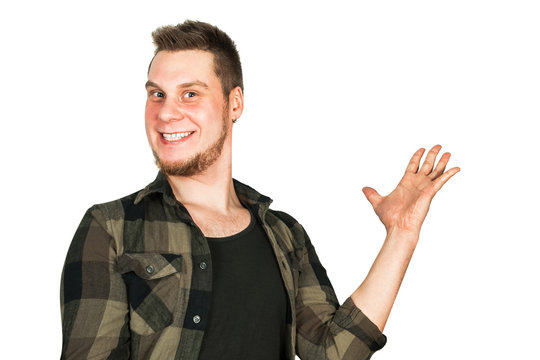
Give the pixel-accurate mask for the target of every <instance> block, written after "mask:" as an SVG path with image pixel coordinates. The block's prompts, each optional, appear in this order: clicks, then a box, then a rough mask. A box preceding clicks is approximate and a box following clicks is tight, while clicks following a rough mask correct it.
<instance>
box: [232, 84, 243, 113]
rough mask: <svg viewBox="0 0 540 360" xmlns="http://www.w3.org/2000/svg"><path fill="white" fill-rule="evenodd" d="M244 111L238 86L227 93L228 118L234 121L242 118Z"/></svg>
mask: <svg viewBox="0 0 540 360" xmlns="http://www.w3.org/2000/svg"><path fill="white" fill-rule="evenodd" d="M243 111H244V93H243V92H242V89H240V87H239V86H237V87H235V88H234V89H232V90H231V92H230V93H229V117H230V118H231V119H233V120H234V121H236V120H238V119H239V118H240V116H242V112H243Z"/></svg>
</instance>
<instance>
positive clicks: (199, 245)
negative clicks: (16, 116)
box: [61, 21, 459, 359]
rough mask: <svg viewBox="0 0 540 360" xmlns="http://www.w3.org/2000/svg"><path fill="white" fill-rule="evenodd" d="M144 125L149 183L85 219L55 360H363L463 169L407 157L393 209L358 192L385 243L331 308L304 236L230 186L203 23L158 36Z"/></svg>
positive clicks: (221, 37)
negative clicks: (434, 205)
mask: <svg viewBox="0 0 540 360" xmlns="http://www.w3.org/2000/svg"><path fill="white" fill-rule="evenodd" d="M152 35H153V38H154V43H155V45H156V52H155V56H154V58H153V59H152V62H151V64H150V67H149V71H148V81H147V83H146V90H147V95H148V97H147V102H146V114H145V120H146V122H145V124H146V133H147V137H148V141H149V143H150V147H151V148H152V151H153V153H154V156H155V159H156V163H157V165H158V167H159V170H160V171H159V174H158V176H157V178H156V180H155V181H154V182H153V183H151V184H149V185H148V186H147V187H146V188H144V189H143V190H141V191H139V192H137V193H135V194H132V195H129V196H126V197H124V198H122V199H119V200H116V201H112V202H110V203H106V204H100V205H96V206H93V207H92V208H90V209H89V210H88V212H87V213H86V215H85V216H84V218H83V220H82V222H81V224H80V226H79V228H78V230H77V232H76V233H75V236H74V239H73V242H72V244H71V246H70V249H69V251H68V255H67V258H66V263H65V266H64V271H63V275H62V287H61V303H62V324H63V336H64V342H63V347H62V358H65V359H85V358H92V359H128V358H132V359H294V356H295V354H298V356H299V357H300V358H302V359H368V358H370V357H371V355H372V354H373V353H374V352H375V351H377V350H378V349H380V348H381V347H383V346H384V344H385V342H386V337H385V336H384V335H383V334H382V330H383V329H384V326H385V323H386V320H387V318H388V315H389V313H390V310H391V307H392V305H393V303H394V300H395V297H396V295H397V291H398V289H399V286H400V284H401V280H402V278H403V276H404V274H405V270H406V268H407V265H408V263H409V260H410V258H411V256H412V253H413V251H414V249H415V246H416V243H417V241H418V236H419V232H420V227H421V225H422V222H423V220H424V218H425V216H426V214H427V211H428V208H429V204H430V202H431V200H432V198H433V196H434V195H435V193H436V192H437V191H438V190H439V189H440V188H441V187H442V186H443V184H444V183H445V182H446V181H448V179H449V178H450V177H452V176H453V175H454V174H455V173H457V172H458V171H459V168H453V169H451V170H448V171H446V172H445V167H446V164H447V163H448V160H449V158H450V154H448V153H446V154H444V155H443V156H442V157H441V159H440V160H439V162H438V163H437V165H436V166H435V158H436V156H437V154H438V153H439V151H440V149H441V147H440V146H435V147H434V148H433V149H431V151H429V152H428V154H427V156H426V159H425V161H424V163H423V164H422V165H421V166H420V160H421V158H422V155H423V153H424V150H423V149H420V150H419V151H417V152H416V153H415V154H414V155H413V157H412V159H411V161H410V163H409V165H408V167H407V170H406V173H405V175H404V177H403V179H402V180H401V182H400V183H399V185H398V186H397V188H396V189H395V190H394V191H393V192H392V193H391V194H390V195H388V196H385V197H382V196H380V195H379V194H378V193H377V192H376V191H375V190H374V189H371V188H364V189H363V191H364V193H365V195H366V197H367V199H368V200H369V201H370V203H371V204H372V205H373V208H374V210H375V212H376V214H377V215H378V216H379V218H380V219H381V221H382V222H383V224H384V225H385V227H386V230H387V237H386V239H385V241H384V244H383V246H382V249H381V251H380V253H379V255H378V256H377V258H376V260H375V262H374V264H373V266H372V268H371V270H370V272H369V274H368V275H367V277H366V279H365V280H364V282H363V283H362V284H361V285H360V286H359V287H358V289H357V290H356V291H355V292H354V293H353V294H352V295H351V296H350V298H348V299H347V300H346V301H345V302H344V303H343V304H341V305H340V304H339V303H338V301H337V299H336V296H335V294H334V291H333V289H332V286H331V284H330V281H329V280H328V278H327V276H326V272H325V270H324V268H323V267H322V265H321V264H320V262H319V260H318V257H317V255H316V253H315V249H314V248H313V245H312V244H311V242H310V239H309V237H308V236H307V234H306V233H305V231H304V229H303V228H302V226H301V225H300V224H298V223H297V222H296V221H295V220H294V219H293V218H292V217H291V216H289V215H287V214H285V213H282V212H278V211H274V210H271V209H269V205H270V202H271V200H270V199H269V198H268V197H266V196H264V195H261V194H259V193H258V192H256V191H255V190H254V189H252V188H250V187H248V186H247V185H244V184H242V183H240V182H238V181H236V180H233V179H232V172H231V167H232V156H231V148H232V129H233V126H234V123H235V121H236V120H237V119H238V118H239V117H240V116H241V115H242V110H243V107H244V97H243V83H242V71H241V66H240V59H239V56H238V53H237V51H236V47H235V45H234V43H233V42H232V40H231V39H230V38H229V37H228V36H227V35H226V34H225V33H223V32H222V31H220V30H219V29H217V28H216V27H213V26H211V25H209V24H206V23H201V22H193V21H186V22H185V23H183V24H179V25H177V26H168V27H163V28H160V29H158V30H156V31H155V32H154V33H153V34H152Z"/></svg>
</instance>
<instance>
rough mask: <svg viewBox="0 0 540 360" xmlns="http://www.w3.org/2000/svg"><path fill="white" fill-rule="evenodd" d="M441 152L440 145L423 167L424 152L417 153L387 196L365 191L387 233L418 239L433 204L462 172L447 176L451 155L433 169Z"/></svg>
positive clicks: (442, 158)
mask: <svg viewBox="0 0 540 360" xmlns="http://www.w3.org/2000/svg"><path fill="white" fill-rule="evenodd" d="M441 148H442V147H441V146H440V145H436V146H434V147H433V148H432V149H431V150H430V151H429V152H428V154H427V156H426V159H425V161H424V163H423V164H422V166H421V167H420V160H421V159H422V155H423V154H424V152H425V149H423V148H422V149H419V150H418V151H416V152H415V153H414V155H413V157H412V158H411V161H410V162H409V165H408V166H407V170H406V171H405V175H404V176H403V178H402V179H401V181H400V182H399V184H398V186H397V187H396V188H395V189H394V191H392V192H391V193H390V194H388V195H387V196H381V195H379V193H378V192H377V191H375V189H373V188H370V187H365V188H363V189H362V191H363V192H364V194H365V195H366V197H367V199H368V201H369V202H370V203H371V205H372V206H373V209H374V210H375V213H376V214H377V216H378V217H379V219H380V220H381V222H382V223H383V224H384V226H385V227H386V231H387V232H389V233H390V232H391V231H394V230H398V231H402V232H405V233H410V234H411V235H415V236H418V235H419V233H420V228H421V227H422V223H423V222H424V219H425V218H426V215H427V213H428V210H429V205H430V204H431V200H432V199H433V197H434V196H435V194H436V193H437V192H438V191H439V190H440V189H441V188H442V186H443V185H444V184H445V183H446V182H447V181H448V180H449V179H450V178H451V177H452V176H454V175H455V174H456V173H457V172H458V171H460V168H459V167H454V168H452V169H450V170H448V171H446V172H445V169H446V165H447V164H448V161H449V160H450V153H444V154H443V156H442V157H441V158H440V160H439V162H438V163H437V166H435V168H434V167H433V166H434V164H435V158H436V157H437V154H438V153H439V151H440V150H441ZM419 167H420V168H419Z"/></svg>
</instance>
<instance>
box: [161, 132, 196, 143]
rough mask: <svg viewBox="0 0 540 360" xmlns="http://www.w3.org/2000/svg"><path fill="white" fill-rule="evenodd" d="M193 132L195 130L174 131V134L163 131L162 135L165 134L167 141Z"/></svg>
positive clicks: (178, 138)
mask: <svg viewBox="0 0 540 360" xmlns="http://www.w3.org/2000/svg"><path fill="white" fill-rule="evenodd" d="M191 134H193V131H185V132H179V133H174V134H165V133H163V134H162V135H163V138H164V139H165V140H167V141H176V140H180V139H181V138H184V137H186V136H188V135H191Z"/></svg>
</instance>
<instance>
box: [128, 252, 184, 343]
mask: <svg viewBox="0 0 540 360" xmlns="http://www.w3.org/2000/svg"><path fill="white" fill-rule="evenodd" d="M118 267H119V270H120V273H121V274H122V277H123V279H124V281H125V283H126V286H127V293H128V302H129V311H130V321H129V326H130V328H131V330H132V331H134V332H135V333H137V334H139V335H151V334H154V333H157V332H159V331H161V330H163V329H164V328H165V327H167V326H169V325H171V324H172V322H173V313H174V308H175V306H176V302H177V301H178V296H179V287H180V276H181V271H182V255H179V254H160V253H126V254H123V255H121V256H120V257H119V258H118Z"/></svg>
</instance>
